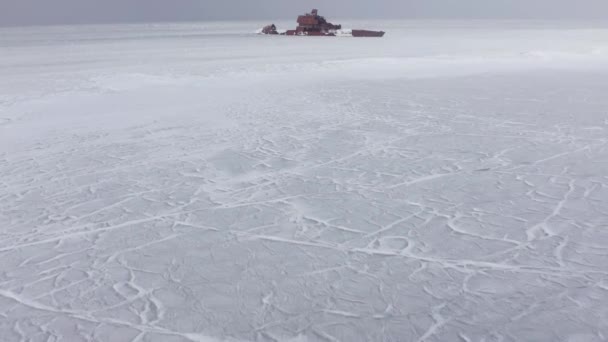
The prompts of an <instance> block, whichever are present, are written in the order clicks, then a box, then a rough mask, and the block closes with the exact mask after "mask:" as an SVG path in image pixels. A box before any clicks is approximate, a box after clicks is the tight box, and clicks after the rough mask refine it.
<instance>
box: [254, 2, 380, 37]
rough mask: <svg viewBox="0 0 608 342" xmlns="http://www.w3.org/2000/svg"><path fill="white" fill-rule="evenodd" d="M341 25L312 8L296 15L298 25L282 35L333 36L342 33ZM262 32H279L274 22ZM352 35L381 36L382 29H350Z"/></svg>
mask: <svg viewBox="0 0 608 342" xmlns="http://www.w3.org/2000/svg"><path fill="white" fill-rule="evenodd" d="M340 30H342V25H334V24H332V23H330V22H328V21H327V20H326V19H325V17H323V16H320V15H319V11H318V10H316V9H313V10H312V11H311V12H310V13H307V14H305V15H301V16H299V17H298V27H296V29H295V30H288V31H287V32H285V33H281V34H282V35H287V36H323V37H334V36H336V35H337V34H338V33H342V32H341V31H340ZM261 33H263V34H279V33H278V31H277V29H276V26H275V25H274V24H272V25H268V26H266V27H264V28H263V29H262V31H261ZM351 34H352V36H353V37H383V36H384V31H369V30H352V31H351Z"/></svg>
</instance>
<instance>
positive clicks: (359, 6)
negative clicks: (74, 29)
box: [0, 0, 608, 26]
mask: <svg viewBox="0 0 608 342" xmlns="http://www.w3.org/2000/svg"><path fill="white" fill-rule="evenodd" d="M313 7H315V8H319V10H320V11H321V13H322V14H326V15H327V16H331V17H341V18H345V17H350V18H370V19H383V18H386V19H401V18H403V19H427V18H428V19H551V20H553V19H560V20H562V19H563V20H594V21H595V20H604V19H606V20H608V1H605V0H580V1H572V0H494V1H486V0H463V1H452V0H426V1H419V0H378V1H374V2H372V1H361V0H355V1H353V0H350V1H349V0H334V1H331V2H327V1H321V0H310V1H282V0H261V1H250V0H224V1H222V2H218V1H211V0H176V1H171V2H168V1H165V0H105V1H99V0H53V1H44V0H0V26H20V25H54V24H96V23H130V22H159V21H199V20H244V19H250V20H256V19H259V20H262V19H289V18H293V17H294V16H295V15H297V14H299V13H302V12H305V11H308V10H310V9H311V8H313Z"/></svg>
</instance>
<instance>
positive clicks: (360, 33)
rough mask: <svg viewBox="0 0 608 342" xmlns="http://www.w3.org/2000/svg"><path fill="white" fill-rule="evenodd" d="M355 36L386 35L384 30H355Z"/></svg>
mask: <svg viewBox="0 0 608 342" xmlns="http://www.w3.org/2000/svg"><path fill="white" fill-rule="evenodd" d="M353 37H384V31H368V30H353Z"/></svg>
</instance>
